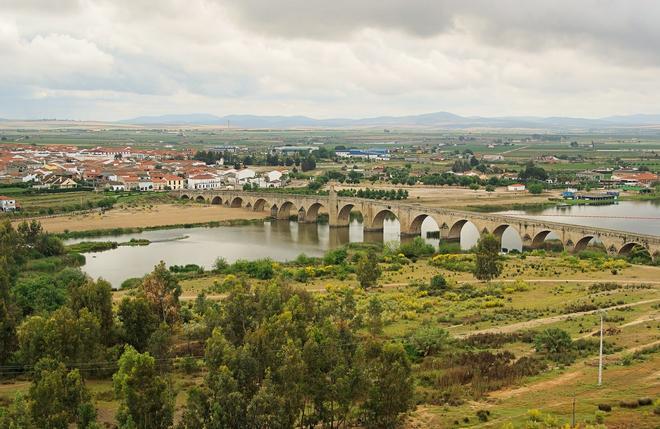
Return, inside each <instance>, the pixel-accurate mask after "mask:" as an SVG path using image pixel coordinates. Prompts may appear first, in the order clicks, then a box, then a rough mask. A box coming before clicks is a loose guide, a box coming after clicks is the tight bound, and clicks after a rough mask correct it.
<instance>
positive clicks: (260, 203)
mask: <svg viewBox="0 0 660 429" xmlns="http://www.w3.org/2000/svg"><path fill="white" fill-rule="evenodd" d="M266 207H268V201H266V200H265V199H263V198H258V199H257V200H256V201H255V202H254V204H252V210H254V211H255V212H262V211H264V209H265V208H266Z"/></svg>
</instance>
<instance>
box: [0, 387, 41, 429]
mask: <svg viewBox="0 0 660 429" xmlns="http://www.w3.org/2000/svg"><path fill="white" fill-rule="evenodd" d="M0 429H38V428H37V426H35V424H34V420H32V413H31V412H30V401H29V400H28V399H27V398H26V397H25V396H24V395H23V394H20V393H17V394H16V396H15V397H14V400H13V401H12V402H11V404H10V405H9V406H8V407H7V408H4V409H3V408H2V407H0Z"/></svg>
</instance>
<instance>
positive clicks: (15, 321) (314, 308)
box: [0, 222, 413, 429]
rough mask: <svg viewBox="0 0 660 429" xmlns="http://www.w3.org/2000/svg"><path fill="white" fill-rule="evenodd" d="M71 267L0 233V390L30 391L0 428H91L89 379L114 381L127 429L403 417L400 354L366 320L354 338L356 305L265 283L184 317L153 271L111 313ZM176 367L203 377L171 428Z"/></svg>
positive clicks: (99, 285)
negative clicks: (26, 381)
mask: <svg viewBox="0 0 660 429" xmlns="http://www.w3.org/2000/svg"><path fill="white" fill-rule="evenodd" d="M81 258H82V257H79V256H77V255H74V254H68V253H66V250H65V248H64V246H62V243H61V242H60V241H59V240H58V239H57V238H55V237H53V236H52V235H50V234H47V233H45V232H44V231H43V230H42V229H41V226H40V225H39V224H38V223H37V222H32V223H29V224H28V223H24V224H21V225H20V226H19V227H18V228H16V229H14V228H13V227H12V225H11V224H10V223H9V222H4V223H3V224H1V227H0V378H8V377H14V376H17V375H24V376H25V375H27V376H29V377H30V380H31V385H30V388H29V390H28V391H27V392H26V393H25V394H19V395H17V396H16V397H15V398H14V400H13V401H12V402H11V403H10V404H9V405H8V406H6V407H2V406H0V428H2V429H5V428H19V427H20V428H69V427H71V426H75V427H78V428H98V427H99V424H98V422H97V415H96V413H97V412H96V409H95V406H94V401H93V400H92V395H91V394H90V391H89V388H88V387H87V384H86V381H87V379H88V378H89V377H94V378H101V379H108V378H111V379H112V386H113V394H114V398H115V399H116V400H117V401H118V403H119V406H118V409H117V413H116V416H115V419H116V421H117V424H118V426H119V427H120V428H125V429H129V428H131V429H133V428H136V429H137V428H139V429H143V428H144V429H147V428H171V427H175V426H176V427H177V428H193V427H195V428H198V427H205V428H255V429H256V428H293V427H306V428H314V427H333V428H340V427H349V426H352V425H361V426H364V427H367V428H393V427H396V426H397V425H398V424H399V422H400V421H401V418H402V417H403V416H404V415H405V413H406V411H408V410H409V409H410V408H411V407H412V405H413V381H412V368H411V362H410V359H409V356H408V354H407V353H406V350H405V349H404V347H403V344H401V343H399V342H393V341H385V340H384V339H382V337H381V336H380V335H379V334H378V333H379V330H378V329H377V328H373V329H372V328H371V327H372V326H376V327H377V326H378V325H379V323H378V318H377V314H378V313H377V311H376V310H377V309H376V310H374V317H373V318H372V319H373V320H372V319H369V321H367V322H366V326H367V327H368V329H367V330H366V331H364V327H365V322H362V321H361V319H360V318H358V317H356V311H357V310H356V308H355V305H354V303H353V304H352V305H351V304H350V302H344V303H336V302H327V301H324V300H322V299H319V298H318V297H316V296H314V295H312V294H310V293H309V292H306V291H304V290H302V289H299V288H297V287H294V286H292V285H291V284H290V282H289V280H287V279H286V278H285V277H281V276H276V275H272V274H271V275H269V276H266V277H264V278H267V279H269V280H265V281H263V282H260V283H258V284H257V283H253V282H251V281H250V280H249V279H248V277H247V276H242V275H238V276H236V277H235V281H232V282H231V286H230V288H229V291H228V296H227V298H226V299H224V300H222V301H220V302H215V301H210V300H208V299H206V297H205V296H204V295H200V296H198V298H197V300H196V301H195V302H194V303H190V304H188V305H187V304H184V303H182V302H181V301H180V295H181V287H180V285H179V283H178V279H177V275H176V274H175V273H173V272H172V270H169V269H167V267H166V266H165V264H164V263H162V262H161V263H160V264H159V265H157V266H156V267H155V268H154V270H153V271H152V272H151V273H150V274H148V275H146V276H145V277H144V278H143V279H141V280H140V281H139V282H138V284H137V286H136V287H135V288H134V289H133V290H132V291H131V293H130V294H128V295H126V296H125V297H124V298H122V300H121V301H120V302H119V303H118V304H117V305H114V306H113V301H112V290H111V286H110V284H109V283H107V282H105V281H103V280H98V281H95V280H92V279H90V278H89V277H87V276H86V275H84V274H83V273H82V272H81V271H80V269H79V268H78V267H79V266H80V265H81V263H82V262H83V261H84V259H83V260H82V261H81ZM333 258H334V256H333ZM334 259H336V258H334ZM334 259H333V260H334ZM342 260H343V259H342ZM269 268H270V270H271V271H272V269H273V268H272V265H270V264H269ZM365 271H368V270H365ZM198 361H201V362H202V367H200V366H199V364H198ZM175 368H177V369H181V368H183V369H185V370H194V371H203V373H204V374H205V376H204V381H203V383H202V384H201V385H200V386H196V387H193V388H191V389H190V391H189V392H188V395H187V400H186V404H185V406H184V407H183V413H182V415H181V418H180V419H178V421H176V422H175V419H174V414H175V396H176V393H177V389H176V388H175V387H174V382H173V372H172V371H173V369H175Z"/></svg>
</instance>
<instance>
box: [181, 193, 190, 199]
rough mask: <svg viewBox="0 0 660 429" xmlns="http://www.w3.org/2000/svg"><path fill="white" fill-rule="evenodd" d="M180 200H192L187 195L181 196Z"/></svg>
mask: <svg viewBox="0 0 660 429" xmlns="http://www.w3.org/2000/svg"><path fill="white" fill-rule="evenodd" d="M179 198H180V199H182V200H189V199H190V197H189V196H188V195H186V194H183V195H181V197H179Z"/></svg>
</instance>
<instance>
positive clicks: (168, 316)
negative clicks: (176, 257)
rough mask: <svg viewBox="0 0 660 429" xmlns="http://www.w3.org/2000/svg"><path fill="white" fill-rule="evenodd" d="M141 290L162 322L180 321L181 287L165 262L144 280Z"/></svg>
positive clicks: (157, 266)
mask: <svg viewBox="0 0 660 429" xmlns="http://www.w3.org/2000/svg"><path fill="white" fill-rule="evenodd" d="M140 290H141V292H142V293H143V295H144V297H145V298H146V300H147V301H148V302H149V303H150V304H151V306H152V307H153V308H154V312H155V313H156V314H158V315H159V317H160V320H161V321H162V322H165V323H167V324H172V323H174V322H176V321H177V320H178V318H179V296H181V286H179V282H177V280H176V278H175V277H174V275H173V274H172V273H171V272H170V270H168V269H167V267H166V266H165V262H163V261H161V262H160V263H159V264H158V265H156V266H155V267H154V270H153V271H152V272H151V273H150V274H148V275H147V276H146V277H145V278H144V280H143V281H142V284H141V285H140Z"/></svg>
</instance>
